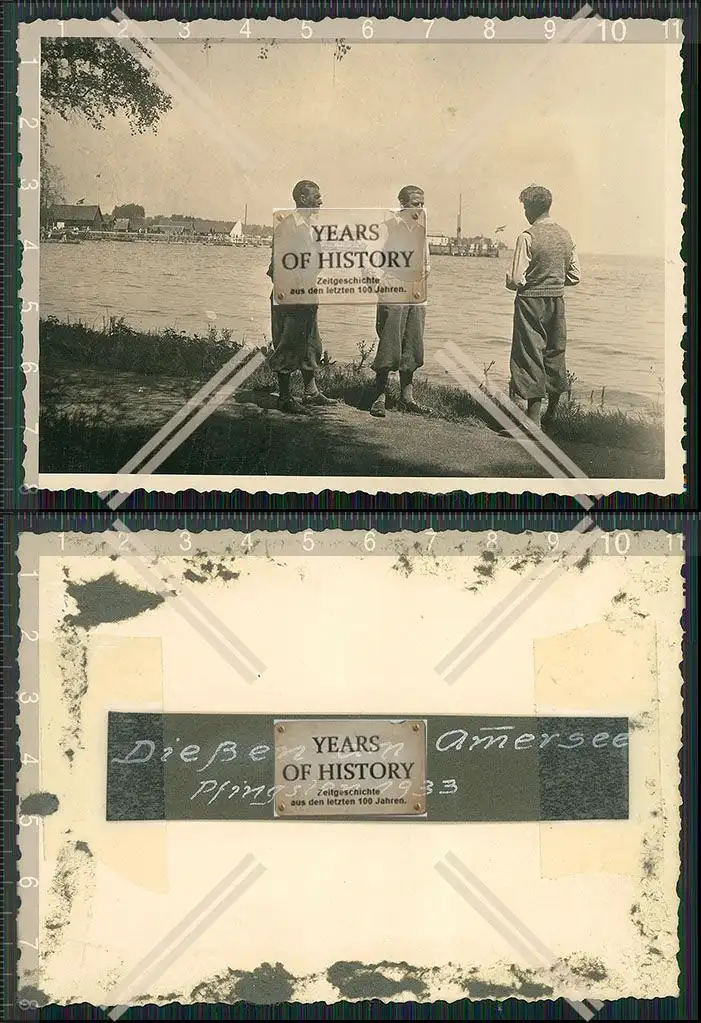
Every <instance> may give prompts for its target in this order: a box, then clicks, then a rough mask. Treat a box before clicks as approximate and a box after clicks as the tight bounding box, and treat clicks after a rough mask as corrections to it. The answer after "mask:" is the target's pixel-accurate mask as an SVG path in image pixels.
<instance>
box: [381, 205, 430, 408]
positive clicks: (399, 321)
mask: <svg viewBox="0 0 701 1023" xmlns="http://www.w3.org/2000/svg"><path fill="white" fill-rule="evenodd" d="M397 198H398V199H399V204H400V206H401V208H402V209H403V210H407V209H423V205H424V192H423V189H422V188H419V186H418V185H405V186H404V188H402V190H401V191H400V193H399V195H398V197H397ZM425 249H426V252H425V260H426V273H428V271H429V253H428V242H426V243H425ZM425 326H426V303H425V302H424V303H422V304H421V305H383V304H382V303H379V304H378V306H377V316H376V320H375V329H376V330H377V336H378V339H379V343H378V346H377V355H376V356H375V359H374V361H373V363H372V368H373V369H374V371H375V380H376V388H377V390H376V397H375V400H374V401H373V403H372V406H371V407H370V415H373V416H377V417H379V418H383V417H384V416H385V415H386V407H387V387H388V384H389V374H390V373H391V372H397V371H399V384H400V388H401V400H400V403H399V408H400V409H401V410H402V411H405V412H414V413H418V414H427V413H430V411H431V410H430V409H428V408H425V407H424V406H422V405H419V403H418V402H417V401H415V400H414V387H413V384H414V373H415V372H416V370H417V369H420V367H421V366H423V363H424V328H425Z"/></svg>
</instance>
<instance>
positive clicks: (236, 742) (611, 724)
mask: <svg viewBox="0 0 701 1023" xmlns="http://www.w3.org/2000/svg"><path fill="white" fill-rule="evenodd" d="M411 717H412V719H415V718H417V717H419V715H411ZM281 718H285V719H288V720H289V719H294V720H311V721H314V720H317V719H318V720H321V719H324V720H325V719H328V718H335V719H337V720H347V721H349V722H353V728H355V729H356V730H357V727H358V725H359V723H360V722H362V723H363V725H367V728H368V730H370V731H371V730H372V723H373V721H377V720H380V719H388V718H391V719H393V720H402V719H401V718H400V717H399V716H398V715H397V714H396V713H394V714H392V713H389V714H382V715H373V716H372V717H365V718H358V717H356V716H350V715H334V714H328V715H323V716H322V715H291V714H284V713H280V714H278V715H275V716H273V715H257V714H243V715H238V714H236V715H235V714H231V715H221V714H125V713H114V712H110V713H109V717H108V752H107V755H108V765H107V809H106V815H107V820H110V821H120V820H122V821H128V820H238V821H243V820H273V819H278V820H280V819H285V818H284V817H280V816H278V817H277V818H276V816H275V797H276V795H277V790H276V786H275V721H276V720H280V719H281ZM423 720H424V721H425V722H426V747H427V749H426V753H427V772H426V774H427V777H426V783H425V786H426V813H425V816H422V817H418V818H414V820H415V821H417V822H421V821H426V820H428V821H446V822H449V821H453V822H457V821H535V820H543V821H545V820H551V821H554V820H622V819H623V820H624V819H626V818H627V817H628V719H627V718H609V717H596V718H593V717H588V718H581V717H580V718H576V717H575V718H572V717H567V718H564V717H538V718H536V717H508V718H505V717H459V716H450V717H444V716H441V717H437V716H427V717H423ZM319 818H321V819H328V820H335V821H339V820H367V819H368V817H367V816H366V815H365V814H362V813H360V812H359V810H358V809H356V810H355V811H354V812H352V813H349V815H348V816H347V817H346V816H344V815H339V814H337V813H336V814H334V816H333V817H326V816H325V815H324V813H323V811H320V815H319V817H312V816H308V817H306V818H305V819H307V820H314V819H317V820H318V819H319ZM296 819H299V818H296ZM375 819H377V818H375ZM380 819H384V820H387V815H384V816H383V818H380Z"/></svg>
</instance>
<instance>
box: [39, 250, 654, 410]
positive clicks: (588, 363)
mask: <svg viewBox="0 0 701 1023" xmlns="http://www.w3.org/2000/svg"><path fill="white" fill-rule="evenodd" d="M40 256H41V291H40V297H41V315H42V316H56V317H58V318H59V319H61V320H66V319H71V320H82V321H83V322H84V323H86V324H90V325H93V326H96V327H101V326H102V324H103V321H104V320H105V319H107V318H109V317H110V316H116V317H124V318H125V320H126V321H127V323H129V324H131V325H132V326H134V327H140V328H144V329H162V328H164V327H174V328H176V329H178V330H184V331H187V332H188V333H206V331H207V329H208V328H209V326H210V325H211V324H212V323H213V324H215V325H216V326H217V327H220V328H224V327H228V328H229V329H230V330H231V332H232V334H233V336H234V337H235V338H237V339H241V338H245V340H246V341H248V342H249V343H252V344H257V343H263V342H264V341H265V340H267V339H269V337H270V308H269V296H270V281H269V278H267V277H266V270H267V267H268V263H269V260H270V249H267V248H252V247H246V248H237V247H233V246H221V247H220V246H209V245H198V244H190V245H169V244H155V243H149V242H133V243H124V242H104V241H99V242H98V241H94V242H83V243H82V244H80V245H60V244H43V245H42V246H41V253H40ZM509 262H510V253H506V252H502V258H501V259H483V258H465V259H460V258H454V257H451V256H432V258H431V264H432V272H431V276H430V280H429V308H428V313H427V320H426V335H425V343H426V365H425V367H424V370H423V372H424V373H426V374H427V375H429V376H431V377H434V378H440V379H444V380H450V379H451V378H450V377H449V375H448V373H447V371H446V370H444V369H443V367H442V366H440V365H439V364H438V363H437V362H436V359H435V353H436V352H437V351H438V350H439V349H440V348H441V347H442V345H444V344H445V343H446V342H449V341H451V342H456V343H457V344H459V345H460V346H462V347H463V348H464V349H465V350H466V352H467V353H468V354H469V355H470V357H471V358H472V360H473V362H475V363H476V364H477V366H478V367H479V369H480V370H482V368H483V367H484V366H488V365H489V363H491V362H494V366H493V367H492V369H491V370H490V375H489V379H490V382H491V383H492V384H498V385H499V386H500V387H502V388H505V387H506V386H507V381H508V365H509V348H510V341H511V318H512V308H513V295H512V293H511V292H508V291H507V290H506V289H505V288H504V274H505V272H506V269H507V266H508V265H509ZM580 262H581V264H582V281H583V283H582V284H581V285H579V287H577V288H572V289H568V291H567V296H566V300H567V323H568V337H569V340H568V367H569V369H570V371H572V372H574V373H575V374H576V377H577V381H576V383H575V385H574V392H575V394H577V396H578V397H579V398H580V399H582V400H584V401H589V400H590V394H591V391H592V390H596V391H597V392H598V393H597V394H595V396H594V397H595V401H596V402H597V404H598V402H599V401H600V398H601V388H602V387H605V388H606V396H605V400H606V405H607V406H620V407H630V406H637V405H648V404H650V403H651V402H653V401H656V400H661V380H662V378H663V375H664V261H663V260H662V259H648V258H631V257H625V256H587V255H585V254H583V255H581V256H580ZM374 316H375V314H374V307H373V306H362V305H356V306H331V307H323V306H322V307H321V309H320V313H319V317H320V327H321V332H322V337H323V341H324V346H325V347H326V348H327V349H328V351H329V353H330V355H331V358H332V359H337V360H339V361H350V360H351V359H353V358H356V357H357V355H358V351H357V344H358V342H359V341H361V340H365V341H368V342H372V341H373V340H374V339H375V330H374ZM214 317H215V318H214Z"/></svg>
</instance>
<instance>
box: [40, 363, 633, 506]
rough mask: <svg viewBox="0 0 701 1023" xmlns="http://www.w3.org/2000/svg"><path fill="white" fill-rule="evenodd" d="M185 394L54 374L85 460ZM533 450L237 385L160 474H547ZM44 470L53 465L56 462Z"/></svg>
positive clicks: (167, 387)
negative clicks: (285, 406)
mask: <svg viewBox="0 0 701 1023" xmlns="http://www.w3.org/2000/svg"><path fill="white" fill-rule="evenodd" d="M56 383H57V382H54V384H56ZM192 390H193V388H192V387H190V389H189V391H188V390H187V389H186V388H185V387H184V385H183V382H182V381H180V380H178V381H176V380H168V379H163V378H159V379H153V378H147V377H142V376H138V375H136V374H119V376H118V377H116V378H113V379H111V380H109V381H107V380H106V379H105V377H104V375H98V374H85V373H82V374H80V375H79V378H78V376H77V375H73V374H71V376H70V377H68V378H64V379H62V380H61V383H60V388H59V391H60V400H61V406H63V407H66V406H68V407H69V408H70V409H71V411H72V412H82V413H83V414H84V415H85V416H86V417H87V422H88V423H90V422H92V423H94V426H93V427H88V429H92V431H93V433H94V436H93V438H92V442H91V443H90V444H89V447H90V450H91V452H92V454H91V455H90V458H91V459H94V458H95V457H96V452H98V454H99V453H100V452H101V449H102V448H105V449H107V450H106V451H105V456H108V455H109V454H110V451H114V452H115V455H114V457H117V454H116V452H118V454H119V457H120V458H123V457H124V452H123V451H122V450H120V445H119V444H118V443H114V440H115V439H116V440H117V441H118V440H120V439H122V437H123V438H124V440H125V443H127V442H128V444H127V446H128V448H129V456H128V457H130V456H131V455H133V454H134V453H135V451H136V450H138V448H139V447H140V446H141V444H142V443H145V441H146V440H148V439H149V437H150V436H152V435H153V433H155V432H156V430H157V429H158V428H159V427H160V426H162V425H163V424H164V423H165V422H166V421H167V420H168V419H169V418H170V417H171V416H172V415H173V414H174V413H175V412H177V411H178V410H179V409H180V408H182V406H183V404H184V403H185V402H186V401H187V398H188V395H189V393H191V392H192ZM121 424H123V425H121ZM110 431H112V434H113V435H114V437H111V436H110ZM101 433H102V435H104V437H103V440H102V441H100V439H99V438H100V434H101ZM73 443H75V438H74V439H73ZM535 450H536V449H535V446H534V445H532V444H529V446H528V449H527V448H525V447H524V446H523V445H521V444H520V443H519V442H518V441H515V440H512V439H509V438H505V437H500V436H499V435H498V434H497V433H495V432H494V431H492V430H490V429H489V428H487V427H486V426H485V425H484V424H482V423H479V422H469V421H465V422H448V421H446V420H444V419H439V418H425V417H422V416H416V415H411V414H407V413H402V412H398V411H388V413H387V416H386V418H385V419H375V418H373V417H372V416H371V415H370V414H369V413H368V412H367V411H364V410H360V409H357V408H353V407H352V406H349V405H345V404H339V405H336V406H334V407H332V408H328V409H318V410H315V412H314V415H313V416H312V417H297V416H289V415H286V414H284V413H282V412H279V411H278V410H277V408H276V397H275V395H272V394H268V393H265V392H246V391H239V392H237V394H236V396H235V397H234V398H231V399H230V400H228V401H227V402H225V403H224V404H223V405H221V406H220V407H219V408H218V410H217V411H216V412H215V413H214V414H213V415H212V416H211V417H210V418H209V419H208V420H207V422H206V423H205V424H204V425H203V426H201V427H200V428H199V429H198V430H197V431H195V433H194V434H193V435H192V437H190V438H188V439H187V440H185V441H184V443H183V445H182V447H181V449H180V450H179V451H178V452H176V453H175V454H174V455H172V456H171V457H170V458H169V459H168V461H167V462H165V463H164V465H163V466H162V467H161V470H160V471H163V472H189V473H192V472H197V473H202V474H205V473H206V474H215V473H216V474H255V475H263V474H268V475H304V476H414V477H416V476H437V477H446V476H448V477H461V476H462V477H482V478H499V477H502V478H506V479H508V478H515V477H516V478H518V477H524V478H527V477H544V476H548V475H549V474H548V472H547V471H546V470H545V469H543V468H542V466H541V465H540V463H539V462H538V460H537V459H536V458H535V457H534V455H533V454H532V453H530V452H533V451H535ZM567 453H568V454H569V456H570V457H571V458H572V459H573V460H574V461H575V463H576V464H577V465H579V466H580V467H581V469H582V470H583V473H584V474H586V475H588V476H592V477H594V478H596V476H599V477H610V476H613V477H621V478H625V477H631V476H647V475H648V474H649V473H650V472H651V465H650V458H649V456H648V455H646V454H645V453H641V452H631V451H621V450H618V449H609V448H606V447H600V446H597V445H593V444H578V445H576V444H568V445H567ZM86 458H87V451H86ZM53 460H54V458H52V461H53ZM99 461H100V463H101V464H100V465H99V466H98V465H95V464H92V465H91V466H90V468H86V469H85V470H84V471H105V470H106V469H107V471H117V469H118V468H119V467H120V466H119V465H116V466H115V465H112V464H111V463H110V464H109V466H108V465H106V464H105V463H104V461H103V458H102V457H100V458H99ZM124 461H126V458H124ZM121 464H124V463H123V462H122V463H121ZM45 471H61V467H60V466H56V467H55V468H54V467H52V469H51V470H49V469H48V467H47V469H46V470H45ZM507 489H508V488H507Z"/></svg>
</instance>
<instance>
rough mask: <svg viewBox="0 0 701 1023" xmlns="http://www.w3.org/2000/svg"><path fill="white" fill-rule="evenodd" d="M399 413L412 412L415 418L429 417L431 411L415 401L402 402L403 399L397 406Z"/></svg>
mask: <svg viewBox="0 0 701 1023" xmlns="http://www.w3.org/2000/svg"><path fill="white" fill-rule="evenodd" d="M397 408H398V409H399V411H400V412H412V413H413V414H414V415H415V416H430V415H431V414H432V412H433V409H430V408H427V407H426V406H425V405H419V403H418V402H416V401H404V400H403V399H402V400H401V401H400V402H399V404H398V405H397Z"/></svg>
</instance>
